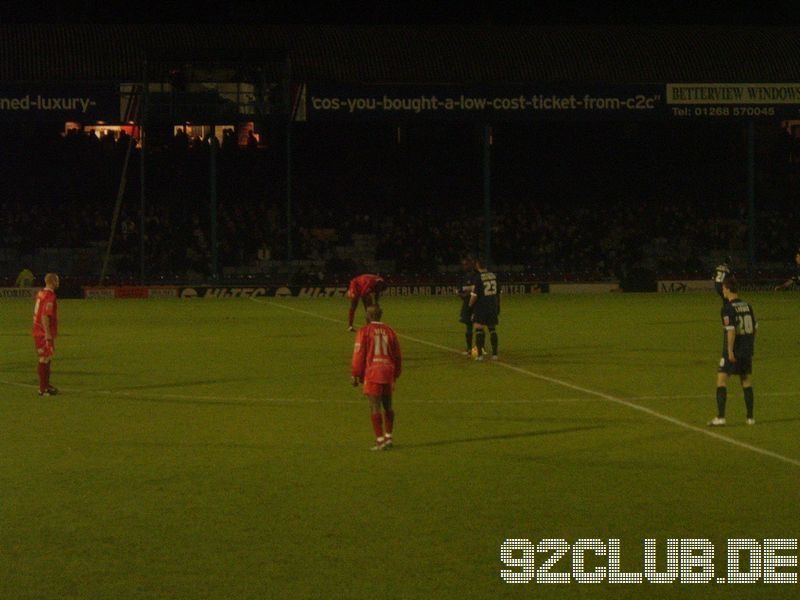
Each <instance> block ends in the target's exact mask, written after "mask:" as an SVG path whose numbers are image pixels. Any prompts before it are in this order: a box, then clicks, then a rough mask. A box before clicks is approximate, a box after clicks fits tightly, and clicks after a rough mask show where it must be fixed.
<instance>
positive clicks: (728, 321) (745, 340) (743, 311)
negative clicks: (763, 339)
mask: <svg viewBox="0 0 800 600" xmlns="http://www.w3.org/2000/svg"><path fill="white" fill-rule="evenodd" d="M720 314H721V316H722V326H723V327H724V328H725V331H724V332H723V337H722V356H723V358H726V357H727V356H728V335H727V334H728V329H731V328H733V329H734V331H736V339H735V340H734V342H733V355H734V356H736V357H737V358H738V357H743V358H745V357H752V356H753V351H754V350H755V337H756V330H757V329H758V323H757V322H756V316H755V314H754V313H753V307H752V306H750V305H749V304H748V303H747V302H745V301H744V300H742V299H741V298H737V299H736V300H732V301H731V302H726V303H725V304H724V305H723V306H722V310H721V311H720Z"/></svg>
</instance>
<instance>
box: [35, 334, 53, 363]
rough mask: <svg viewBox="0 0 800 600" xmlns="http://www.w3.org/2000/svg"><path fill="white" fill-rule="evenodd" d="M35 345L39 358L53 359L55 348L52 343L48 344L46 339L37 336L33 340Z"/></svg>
mask: <svg viewBox="0 0 800 600" xmlns="http://www.w3.org/2000/svg"><path fill="white" fill-rule="evenodd" d="M33 343H34V344H35V345H36V354H38V355H39V358H52V357H53V351H54V350H55V346H54V345H53V343H52V342H51V343H50V344H48V343H47V342H46V340H45V338H44V337H42V336H39V335H37V336H35V337H34V338H33Z"/></svg>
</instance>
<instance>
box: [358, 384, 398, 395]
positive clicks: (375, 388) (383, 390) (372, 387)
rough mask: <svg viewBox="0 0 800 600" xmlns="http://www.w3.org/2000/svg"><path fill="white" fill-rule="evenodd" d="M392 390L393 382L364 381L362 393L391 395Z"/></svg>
mask: <svg viewBox="0 0 800 600" xmlns="http://www.w3.org/2000/svg"><path fill="white" fill-rule="evenodd" d="M393 391H394V384H393V383H374V382H372V381H365V382H364V394H365V395H367V396H391V395H392V392H393Z"/></svg>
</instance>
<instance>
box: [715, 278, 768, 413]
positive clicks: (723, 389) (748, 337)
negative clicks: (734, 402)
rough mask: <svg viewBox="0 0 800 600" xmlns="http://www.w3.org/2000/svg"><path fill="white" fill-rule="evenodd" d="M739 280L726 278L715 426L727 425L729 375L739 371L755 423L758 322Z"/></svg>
mask: <svg viewBox="0 0 800 600" xmlns="http://www.w3.org/2000/svg"><path fill="white" fill-rule="evenodd" d="M738 290H739V284H738V283H737V282H736V279H735V278H733V277H728V278H726V279H725V281H723V282H722V293H723V295H724V298H725V300H726V301H727V302H726V303H725V304H723V305H722V311H721V315H722V326H723V328H724V329H725V333H724V335H723V337H722V358H721V359H720V361H719V370H718V371H717V416H716V417H714V419H712V420H711V421H710V422H709V423H708V424H709V425H711V426H712V427H719V426H722V425H725V403H726V402H727V400H728V377H729V376H730V375H738V376H739V379H740V381H741V382H742V391H743V392H744V403H745V407H746V408H747V424H748V425H753V424H755V419H754V418H753V381H752V379H751V377H750V374H751V373H752V372H753V350H754V349H755V338H756V331H757V330H758V323H757V322H756V316H755V314H753V307H752V306H750V305H749V304H748V303H747V302H745V301H744V300H742V299H741V298H739V296H738V294H737V292H738Z"/></svg>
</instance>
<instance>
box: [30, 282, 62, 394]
mask: <svg viewBox="0 0 800 600" xmlns="http://www.w3.org/2000/svg"><path fill="white" fill-rule="evenodd" d="M44 284H45V287H44V288H42V289H41V290H39V292H38V293H37V294H36V304H35V305H34V307H33V343H34V344H35V346H36V353H37V354H38V355H39V368H38V371H39V395H40V396H55V395H56V394H57V393H58V390H57V389H56V388H54V387H53V386H52V385H50V361H51V360H52V359H53V353H54V352H55V345H54V343H55V339H56V336H57V335H58V301H57V299H56V290H57V289H58V286H59V280H58V275H56V274H55V273H48V274H47V275H45V276H44Z"/></svg>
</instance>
